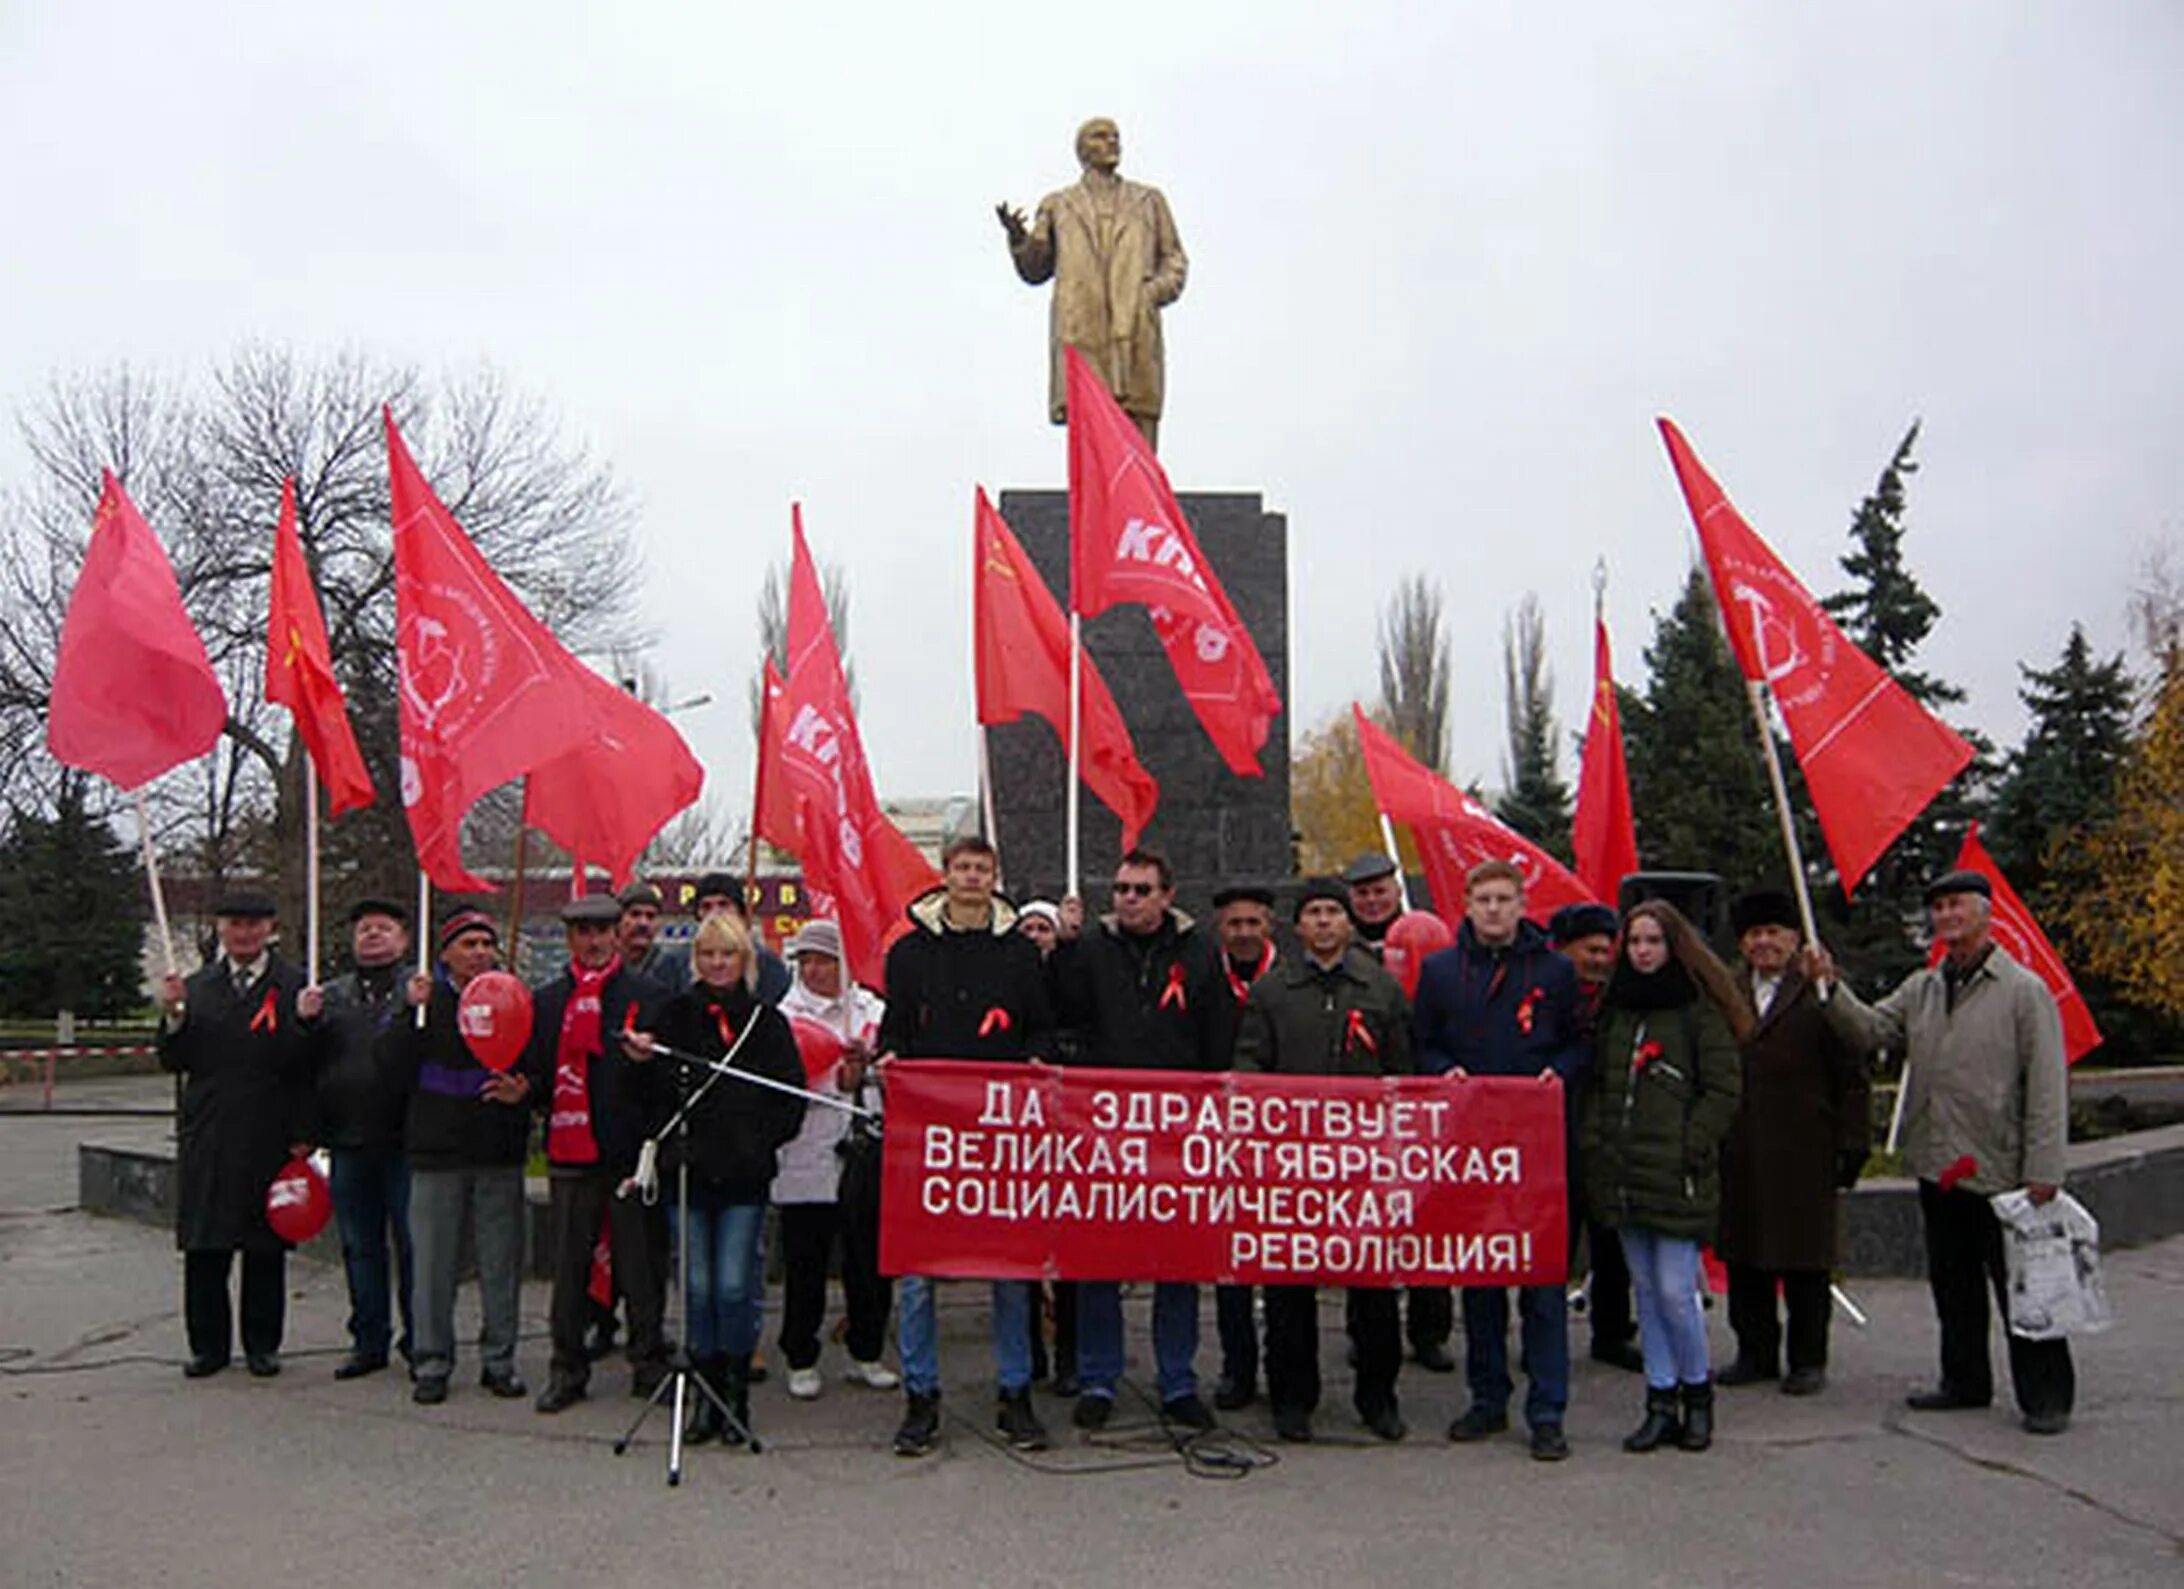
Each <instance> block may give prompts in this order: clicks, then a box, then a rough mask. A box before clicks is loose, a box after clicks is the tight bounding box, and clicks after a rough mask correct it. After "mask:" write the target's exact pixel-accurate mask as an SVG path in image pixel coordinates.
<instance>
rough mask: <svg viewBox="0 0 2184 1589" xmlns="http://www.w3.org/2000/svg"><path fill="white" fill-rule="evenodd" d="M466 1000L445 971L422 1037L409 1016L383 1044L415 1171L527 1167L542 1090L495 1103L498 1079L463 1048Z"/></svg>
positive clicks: (386, 1073)
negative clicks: (462, 1002)
mask: <svg viewBox="0 0 2184 1589" xmlns="http://www.w3.org/2000/svg"><path fill="white" fill-rule="evenodd" d="M458 1007H459V997H458V995H457V994H456V991H455V987H454V984H453V983H451V982H449V981H448V980H447V974H446V972H445V971H444V970H443V971H442V972H441V973H440V974H439V975H438V976H436V977H434V978H433V983H432V997H431V999H430V1000H429V1001H427V1003H426V1005H425V1024H424V1027H423V1029H422V1030H420V1029H419V1027H418V1025H417V1021H416V1018H415V1016H414V1014H413V1013H412V1012H410V1011H409V1010H407V1009H405V1010H404V1012H403V1013H402V1015H401V1016H400V1017H398V1018H397V1019H396V1020H394V1021H393V1022H391V1023H389V1025H388V1027H387V1029H386V1031H385V1032H384V1033H383V1034H382V1035H381V1037H380V1040H379V1056H378V1057H379V1070H380V1075H381V1077H382V1078H383V1080H384V1082H385V1085H386V1086H387V1088H388V1090H389V1091H391V1092H392V1093H393V1094H394V1095H395V1096H396V1097H397V1098H398V1099H400V1100H401V1101H402V1105H403V1115H402V1149H403V1151H404V1152H405V1153H407V1154H408V1155H409V1161H410V1168H411V1169H413V1170H463V1169H478V1168H490V1167H493V1166H497V1165H510V1164H521V1163H523V1161H524V1158H525V1156H526V1153H527V1150H528V1149H529V1147H530V1143H531V1110H532V1107H533V1105H535V1104H536V1103H537V1102H538V1091H537V1088H538V1083H537V1081H536V1080H535V1079H534V1080H533V1081H532V1083H531V1087H532V1090H531V1092H530V1093H529V1094H528V1095H527V1096H526V1097H525V1099H524V1101H523V1102H522V1103H495V1102H494V1101H493V1100H492V1099H490V1098H487V1097H485V1096H484V1092H483V1089H484V1087H485V1084H486V1082H487V1081H488V1080H489V1079H490V1078H491V1077H492V1074H493V1072H492V1071H490V1070H488V1069H487V1068H486V1067H485V1066H484V1065H483V1064H481V1063H479V1060H478V1056H477V1055H475V1054H473V1053H472V1052H471V1051H470V1045H469V1044H468V1043H466V1042H464V1041H463V1035H462V1031H461V1028H460V1026H459V1025H458V1022H457V1016H456V1012H457V1009H458Z"/></svg>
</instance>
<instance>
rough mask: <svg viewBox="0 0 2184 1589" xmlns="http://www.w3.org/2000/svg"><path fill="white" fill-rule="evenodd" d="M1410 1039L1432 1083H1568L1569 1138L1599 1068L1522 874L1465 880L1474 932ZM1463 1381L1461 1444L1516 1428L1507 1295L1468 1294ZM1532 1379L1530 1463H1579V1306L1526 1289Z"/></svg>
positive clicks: (1431, 960) (1502, 872) (1428, 966)
mask: <svg viewBox="0 0 2184 1589" xmlns="http://www.w3.org/2000/svg"><path fill="white" fill-rule="evenodd" d="M1412 1032H1413V1036H1414V1042H1413V1044H1412V1046H1413V1049H1414V1050H1415V1053H1416V1056H1417V1061H1418V1069H1419V1071H1420V1072H1421V1073H1422V1074H1427V1075H1445V1076H1454V1077H1458V1078H1463V1077H1468V1076H1538V1075H1541V1074H1544V1073H1547V1072H1550V1071H1551V1072H1553V1073H1554V1074H1555V1075H1557V1076H1559V1077H1561V1078H1562V1086H1563V1107H1564V1111H1565V1122H1564V1124H1565V1134H1567V1125H1568V1111H1569V1108H1570V1100H1571V1099H1573V1098H1574V1097H1575V1096H1576V1091H1577V1083H1578V1081H1579V1080H1580V1079H1581V1077H1582V1075H1583V1073H1584V1071H1585V1069H1586V1068H1587V1066H1588V1065H1589V1064H1590V1063H1591V1058H1592V1056H1591V1052H1590V1050H1589V1049H1588V1047H1587V1045H1586V1042H1585V1037H1584V1028H1583V1022H1582V1019H1581V1016H1580V1011H1579V1005H1578V993H1577V973H1576V971H1575V970H1574V969H1572V967H1571V965H1570V962H1569V961H1568V960H1566V959H1564V958H1563V957H1562V956H1561V955H1558V954H1556V953H1555V952H1554V950H1553V949H1552V948H1550V947H1549V946H1548V943H1547V935H1546V934H1545V933H1543V932H1541V931H1540V930H1539V928H1538V927H1536V926H1534V925H1533V924H1532V923H1531V922H1529V921H1526V920H1525V919H1524V873H1523V872H1522V871H1520V870H1518V868H1517V867H1516V866H1515V865H1513V864H1512V863H1510V862H1508V861H1484V862H1481V863H1480V864H1479V865H1477V866H1475V867H1473V868H1472V869H1471V872H1470V874H1469V876H1467V877H1466V878H1465V880H1464V924H1463V926H1462V927H1461V928H1460V929H1459V930H1458V932H1457V934H1456V942H1455V945H1454V946H1453V947H1451V948H1448V949H1443V950H1442V951H1441V952H1440V953H1439V954H1435V955H1430V956H1428V957H1427V959H1426V962H1425V965H1424V966H1423V967H1422V968H1421V969H1420V972H1419V977H1418V998H1417V1003H1416V1007H1415V1011H1414V1014H1413V1020H1412ZM1463 1306H1464V1377H1465V1379H1466V1380H1467V1381H1468V1383H1469V1385H1470V1389H1471V1405H1470V1407H1469V1408H1467V1409H1466V1410H1465V1412H1464V1413H1463V1415H1462V1416H1461V1417H1459V1418H1458V1419H1457V1420H1456V1421H1455V1422H1454V1423H1452V1424H1450V1425H1449V1429H1448V1437H1449V1438H1450V1439H1451V1440H1458V1441H1471V1440H1483V1439H1485V1438H1487V1437H1488V1436H1489V1435H1494V1434H1499V1433H1500V1432H1501V1431H1503V1430H1505V1429H1507V1428H1508V1427H1509V1395H1510V1391H1511V1389H1512V1385H1511V1382H1510V1378H1509V1339H1508V1337H1509V1293H1508V1291H1507V1290H1506V1289H1504V1288H1503V1287H1500V1286H1466V1287H1465V1288H1464V1303H1463ZM1517 1313H1518V1317H1519V1319H1520V1320H1521V1321H1522V1322H1521V1326H1520V1328H1521V1332H1522V1337H1523V1348H1524V1356H1523V1363H1524V1370H1525V1374H1526V1377H1527V1378H1528V1379H1529V1380H1530V1384H1529V1385H1528V1387H1527V1388H1526V1391H1525V1397H1524V1421H1525V1423H1526V1425H1527V1426H1528V1427H1529V1428H1530V1430H1531V1444H1532V1455H1533V1456H1534V1457H1536V1458H1538V1459H1539V1460H1540V1461H1542V1462H1559V1461H1561V1460H1562V1459H1563V1458H1564V1457H1567V1456H1568V1455H1569V1454H1570V1446H1569V1442H1568V1440H1566V1439H1565V1438H1564V1437H1563V1433H1562V1414H1563V1409H1564V1408H1565V1407H1566V1406H1567V1405H1568V1403H1569V1399H1570V1338H1569V1298H1568V1296H1567V1294H1566V1293H1565V1292H1564V1290H1563V1288H1562V1287H1561V1286H1560V1285H1559V1284H1558V1285H1547V1286H1520V1287H1518V1288H1517Z"/></svg>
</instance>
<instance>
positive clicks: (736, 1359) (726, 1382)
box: [720, 1352, 751, 1439]
mask: <svg viewBox="0 0 2184 1589" xmlns="http://www.w3.org/2000/svg"><path fill="white" fill-rule="evenodd" d="M720 1364H721V1370H720V1399H721V1400H722V1401H725V1402H726V1403H727V1404H728V1411H729V1412H730V1413H731V1414H733V1415H734V1417H735V1420H736V1422H737V1423H739V1424H741V1425H743V1434H742V1436H737V1435H735V1434H734V1433H733V1432H732V1431H731V1432H730V1433H728V1434H727V1435H725V1436H724V1438H727V1439H737V1438H748V1437H749V1436H750V1434H751V1354H750V1353H749V1352H742V1353H739V1354H737V1355H735V1356H731V1357H724V1358H722V1359H721V1360H720Z"/></svg>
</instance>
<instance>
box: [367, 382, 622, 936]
mask: <svg viewBox="0 0 2184 1589" xmlns="http://www.w3.org/2000/svg"><path fill="white" fill-rule="evenodd" d="M385 419H386V426H387V471H388V474H389V477H390V484H391V486H392V489H393V496H394V611H395V640H394V645H395V661H396V664H397V670H398V675H399V679H400V687H401V717H402V804H403V806H404V808H405V809H406V810H407V811H408V813H409V824H410V833H411V835H412V836H413V837H414V838H415V840H416V842H417V864H418V865H419V866H420V867H422V868H423V869H424V872H425V875H426V876H427V877H429V878H431V879H432V881H433V883H434V885H435V886H437V887H439V888H443V889H450V890H454V891H458V892H472V893H490V892H491V891H492V888H493V885H492V884H491V883H488V882H487V881H486V880H485V879H483V878H481V877H474V876H472V875H471V874H470V872H469V871H468V870H466V869H465V868H464V866H463V857H462V843H461V829H462V821H463V817H464V815H465V814H467V813H468V812H469V810H470V808H471V807H472V806H473V805H475V804H476V803H477V801H478V798H479V796H481V795H483V794H485V793H486V792H487V791H488V790H491V789H495V788H498V787H499V786H500V785H502V784H504V783H506V782H508V780H509V779H511V778H515V777H518V776H520V775H521V774H523V773H526V772H529V771H530V770H531V769H532V768H534V767H539V766H543V765H545V764H546V763H548V762H550V761H552V760H554V759H555V758H556V757H558V756H560V755H563V754H564V753H566V752H567V751H569V750H571V749H573V748H574V747H575V746H576V745H577V744H578V743H579V742H580V741H581V740H582V739H583V738H584V736H585V735H587V734H589V733H590V732H591V731H592V730H591V724H590V723H589V722H588V721H587V720H586V717H585V715H584V714H583V713H581V712H575V711H571V710H569V709H568V706H569V702H568V694H569V689H568V681H567V678H566V664H567V661H568V653H567V652H566V651H565V650H563V649H562V646H561V642H560V641H558V640H556V639H555V638H554V637H553V634H552V632H551V631H549V630H548V629H547V627H546V626H545V625H544V624H542V623H540V622H539V621H538V620H537V619H536V618H534V617H532V616H531V614H530V612H529V610H528V609H526V608H525V607H524V605H523V603H522V602H520V601H518V600H517V599H516V595H515V592H513V591H511V590H510V589H509V588H508V587H507V585H506V584H504V583H502V581H501V577H500V576H499V575H498V574H496V573H494V572H493V569H492V567H491V565H489V564H488V563H487V562H486V560H485V559H484V558H483V557H482V556H480V555H479V553H478V549H477V548H476V547H475V546H473V545H471V544H470V537H468V536H467V535H465V534H463V531H462V526H461V525H459V524H457V523H456V522H455V519H454V517H453V515H451V514H450V513H449V512H448V511H447V509H446V508H445V507H444V506H442V505H441V502H440V499H439V498H438V497H436V496H434V495H433V494H432V488H431V487H430V486H428V485H426V484H425V479H424V476H423V475H421V474H419V473H418V472H417V465H416V463H415V461H414V460H412V459H411V457H410V455H409V449H408V448H407V447H405V446H404V445H403V444H402V437H401V434H400V432H398V431H397V430H396V429H395V428H394V415H393V414H392V412H387V413H386V414H385Z"/></svg>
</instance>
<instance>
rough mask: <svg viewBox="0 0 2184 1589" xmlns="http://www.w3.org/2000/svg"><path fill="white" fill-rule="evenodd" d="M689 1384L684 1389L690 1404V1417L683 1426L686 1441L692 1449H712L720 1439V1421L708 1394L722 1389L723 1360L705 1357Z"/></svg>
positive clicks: (696, 1368) (694, 1370)
mask: <svg viewBox="0 0 2184 1589" xmlns="http://www.w3.org/2000/svg"><path fill="white" fill-rule="evenodd" d="M690 1381H691V1382H690V1383H689V1384H687V1385H685V1386H684V1387H683V1392H684V1398H685V1400H687V1401H688V1403H689V1409H688V1412H689V1416H688V1417H687V1418H686V1419H685V1421H684V1423H683V1441H684V1443H685V1444H687V1445H693V1446H702V1445H710V1444H711V1443H712V1442H713V1441H715V1440H718V1439H719V1438H720V1432H721V1419H720V1409H719V1408H718V1407H716V1406H714V1405H713V1398H712V1397H711V1396H708V1395H706V1393H705V1392H706V1391H707V1390H708V1389H712V1390H715V1391H718V1390H719V1388H720V1359H719V1358H717V1357H705V1358H700V1359H699V1360H698V1361H697V1362H695V1363H693V1364H692V1365H691V1368H690Z"/></svg>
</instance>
